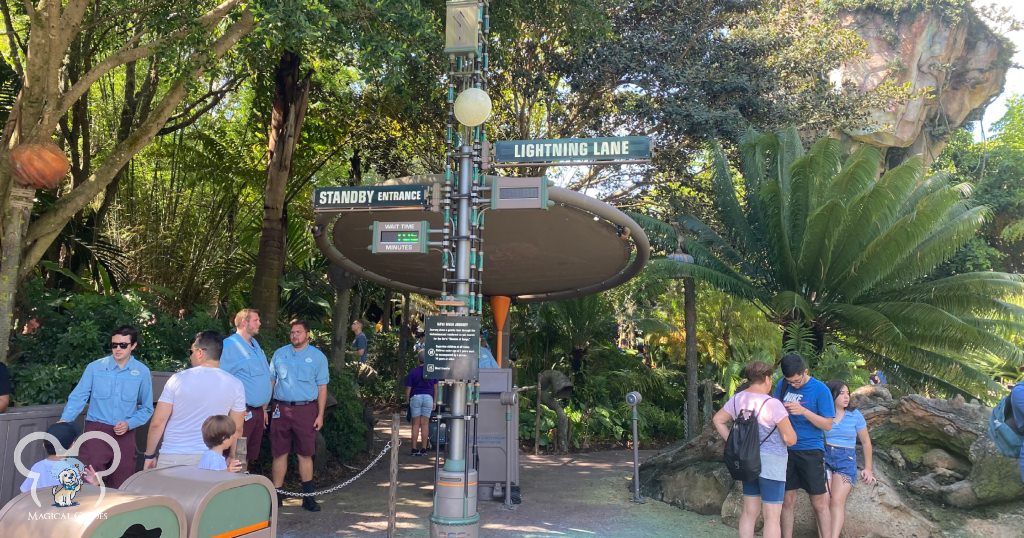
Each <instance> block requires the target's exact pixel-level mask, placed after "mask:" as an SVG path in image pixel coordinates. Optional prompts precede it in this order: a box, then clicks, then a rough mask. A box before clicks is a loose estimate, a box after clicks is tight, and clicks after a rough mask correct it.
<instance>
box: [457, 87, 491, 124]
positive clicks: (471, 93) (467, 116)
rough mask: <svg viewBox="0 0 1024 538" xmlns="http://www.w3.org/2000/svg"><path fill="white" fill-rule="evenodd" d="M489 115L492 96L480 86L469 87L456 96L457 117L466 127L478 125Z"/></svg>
mask: <svg viewBox="0 0 1024 538" xmlns="http://www.w3.org/2000/svg"><path fill="white" fill-rule="evenodd" d="M489 117H491V98H490V96H488V95H487V92H485V91H483V90H481V89H480V88H469V89H467V90H464V91H463V92H462V93H460V94H459V96H458V97H456V98H455V119H457V120H459V123H461V124H463V125H465V126H466V127H476V126H477V125H480V124H482V123H483V122H485V121H487V118H489Z"/></svg>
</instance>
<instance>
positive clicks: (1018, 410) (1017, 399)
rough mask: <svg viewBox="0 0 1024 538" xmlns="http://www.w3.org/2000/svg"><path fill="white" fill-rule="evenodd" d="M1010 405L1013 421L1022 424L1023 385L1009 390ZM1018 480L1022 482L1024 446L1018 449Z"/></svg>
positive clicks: (1023, 420)
mask: <svg viewBox="0 0 1024 538" xmlns="http://www.w3.org/2000/svg"><path fill="white" fill-rule="evenodd" d="M1010 405H1011V406H1012V407H1013V419H1014V420H1015V421H1016V422H1017V424H1024V383H1017V384H1016V385H1014V386H1013V388H1012V389H1010ZM1017 464H1018V465H1019V466H1020V479H1021V480H1024V445H1022V446H1021V447H1020V458H1019V459H1018V460H1017Z"/></svg>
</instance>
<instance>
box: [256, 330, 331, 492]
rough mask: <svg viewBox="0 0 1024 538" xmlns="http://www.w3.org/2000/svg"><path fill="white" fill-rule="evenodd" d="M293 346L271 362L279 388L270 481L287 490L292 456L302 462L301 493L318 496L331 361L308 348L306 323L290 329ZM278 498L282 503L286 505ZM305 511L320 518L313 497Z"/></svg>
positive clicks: (276, 390) (272, 427) (276, 389)
mask: <svg viewBox="0 0 1024 538" xmlns="http://www.w3.org/2000/svg"><path fill="white" fill-rule="evenodd" d="M288 339H289V340H290V341H291V345H287V346H282V347H281V348H280V349H278V350H277V351H275V352H274V358H273V359H271V361H270V379H271V383H272V384H273V387H274V403H273V409H274V411H273V415H272V416H273V418H274V420H273V421H272V422H271V423H270V451H271V453H272V454H273V456H274V465H273V468H272V473H271V476H272V477H273V480H274V487H276V488H278V489H280V488H281V487H283V486H284V477H285V474H287V473H288V454H289V453H291V452H294V453H295V455H296V456H297V457H298V459H299V479H300V480H302V492H303V493H312V492H313V454H314V453H315V451H316V432H318V431H320V428H322V427H323V425H324V410H325V409H326V408H327V383H328V382H329V381H330V374H329V373H328V370H327V357H326V356H325V355H324V354H323V352H321V351H320V350H319V349H317V348H315V347H313V346H311V345H309V325H307V324H306V322H305V321H302V320H294V321H292V323H291V331H290V332H289V335H288ZM282 500H283V498H282V497H278V501H279V502H280V501H282ZM302 507H303V508H305V509H306V510H309V511H310V512H319V511H320V505H318V504H317V503H316V500H315V499H313V497H303V498H302Z"/></svg>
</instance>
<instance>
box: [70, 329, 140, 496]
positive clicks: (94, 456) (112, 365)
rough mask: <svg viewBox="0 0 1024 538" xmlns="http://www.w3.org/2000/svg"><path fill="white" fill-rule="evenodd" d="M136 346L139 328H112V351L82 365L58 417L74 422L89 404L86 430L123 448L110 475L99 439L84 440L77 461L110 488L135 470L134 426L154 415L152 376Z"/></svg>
mask: <svg viewBox="0 0 1024 538" xmlns="http://www.w3.org/2000/svg"><path fill="white" fill-rule="evenodd" d="M138 345H139V332H138V331H137V330H136V329H135V328H134V327H130V326H127V325H124V326H121V327H118V328H116V329H114V332H113V333H111V335H110V350H111V351H110V355H107V356H106V357H103V358H102V359H96V360H94V361H92V362H91V363H89V365H88V366H86V367H85V372H84V373H82V379H81V380H79V381H78V385H77V386H75V390H73V391H71V395H70V396H68V403H67V405H65V406H64V412H63V413H62V414H61V416H60V421H61V422H74V421H75V419H77V418H78V415H80V414H81V413H82V409H83V408H85V404H86V403H88V404H89V412H88V413H87V414H86V415H85V431H86V432H93V431H96V432H102V433H105V434H107V435H110V436H111V437H112V438H113V439H114V441H115V442H116V443H117V446H118V448H119V450H120V452H121V455H120V462H119V463H118V465H117V468H115V469H113V470H112V471H111V472H110V474H109V475H107V474H104V471H108V470H110V469H111V465H112V464H113V462H114V459H115V458H114V449H113V447H112V446H110V445H108V444H107V443H104V442H103V441H100V440H98V439H92V440H89V441H86V442H85V443H83V444H82V447H81V449H80V450H79V453H78V459H80V460H81V461H82V463H84V464H85V465H86V466H92V468H93V469H95V470H96V472H97V473H99V474H100V476H106V480H105V484H106V485H107V486H110V487H113V488H118V487H121V484H122V483H123V482H124V481H125V480H127V479H128V477H129V476H131V475H132V473H134V472H135V453H136V444H135V428H138V427H139V426H142V425H143V424H145V423H146V422H148V421H149V418H150V417H152V416H153V378H152V376H151V375H150V374H149V368H146V365H144V364H142V363H141V362H139V361H138V360H136V359H135V357H134V356H133V355H132V352H133V351H135V348H136V347H138Z"/></svg>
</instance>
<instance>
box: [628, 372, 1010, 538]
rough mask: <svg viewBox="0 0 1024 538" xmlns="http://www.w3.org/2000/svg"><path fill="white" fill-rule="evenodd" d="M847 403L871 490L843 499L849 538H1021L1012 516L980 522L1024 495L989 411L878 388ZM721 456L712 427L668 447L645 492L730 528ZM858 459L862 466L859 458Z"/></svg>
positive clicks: (729, 489)
mask: <svg viewBox="0 0 1024 538" xmlns="http://www.w3.org/2000/svg"><path fill="white" fill-rule="evenodd" d="M851 403H852V405H855V406H857V407H858V408H859V409H860V410H861V412H862V413H863V414H864V417H865V419H866V420H867V422H868V427H869V431H870V432H871V437H872V440H873V443H874V448H875V452H874V453H875V476H876V477H877V478H878V484H876V485H874V486H866V485H864V484H863V483H860V484H858V486H857V487H856V488H854V491H853V493H852V494H851V495H850V498H849V500H848V501H847V519H846V527H845V529H846V534H845V535H846V536H871V537H874V536H887V537H894V538H900V537H906V538H911V537H918V538H920V537H925V536H985V537H986V538H992V537H994V536H1003V535H1006V536H1022V535H1024V531H1020V530H1019V529H1020V527H1013V526H1012V525H1014V524H1015V522H1019V521H1020V519H1021V518H1019V517H1010V516H1009V515H1007V514H1009V513H1011V512H1013V510H1007V511H1006V512H1007V514H1004V515H1001V516H1000V519H995V520H992V519H985V518H980V517H977V516H978V513H979V509H982V508H984V507H986V506H991V505H998V504H1000V503H1005V502H1007V501H1014V500H1019V499H1021V498H1022V497H1024V484H1022V483H1021V479H1020V473H1019V470H1018V467H1017V461H1016V460H1015V459H1011V458H1004V457H1002V456H1000V455H999V454H998V453H997V452H996V450H995V446H994V445H992V442H991V441H990V440H989V439H988V437H987V435H986V431H987V424H988V417H989V414H990V413H991V409H989V408H988V407H985V406H983V405H981V404H978V403H976V402H971V403H967V402H965V401H964V400H963V398H959V397H957V398H953V399H951V400H936V399H930V398H925V397H922V396H920V395H916V394H915V395H909V396H905V397H902V398H899V399H894V398H893V397H892V394H891V393H890V392H889V391H888V390H887V389H886V388H885V387H880V386H875V387H872V386H867V387H861V388H860V389H858V390H857V391H855V392H854V393H853V395H852V401H851ZM722 450H723V443H722V440H721V439H720V438H719V437H718V434H717V433H716V432H715V431H714V428H712V427H711V426H710V425H708V427H706V428H705V429H704V431H702V432H701V434H700V435H698V436H697V437H695V438H694V439H692V440H690V441H689V442H685V443H677V444H675V445H673V446H671V447H669V448H666V449H665V450H663V451H661V452H660V453H658V454H657V455H655V456H654V457H652V458H650V459H649V460H647V461H646V462H644V463H643V465H641V467H640V486H641V490H642V492H643V494H644V495H646V496H648V497H652V498H655V499H659V500H662V501H664V502H667V503H669V504H673V505H675V506H679V507H681V508H684V509H687V510H691V511H694V512H699V513H701V514H720V515H721V516H722V519H723V521H725V522H726V523H728V524H730V525H734V526H735V525H736V523H737V520H738V516H739V511H740V504H741V494H740V491H739V488H738V484H736V483H734V482H733V481H732V480H731V478H730V476H729V473H728V471H726V469H725V467H724V465H723V464H722V463H721V459H722ZM858 452H860V451H859V450H858ZM858 455H859V460H860V462H859V463H860V466H861V467H863V454H862V453H859V454H858ZM801 495H803V494H802V493H801ZM804 499H806V497H804ZM949 508H952V510H953V513H952V515H948V516H947V517H945V518H944V520H945V521H947V523H946V524H945V526H942V525H939V524H937V523H936V517H935V514H936V513H938V512H942V511H946V510H947V509H949ZM1018 508H1019V507H1014V510H1016V509H1018ZM997 511H999V510H997ZM1018 515H1019V514H1018ZM970 516H974V517H970ZM1004 516H1005V517H1004ZM950 521H951V522H952V523H949V522H950ZM967 526H971V527H972V528H974V529H980V528H985V529H990V530H987V531H985V533H983V534H976V533H974V532H973V531H964V530H963V528H966V527H967ZM796 531H797V533H796V535H797V536H813V535H814V534H815V532H814V516H813V512H812V511H811V509H810V504H809V502H807V501H806V500H804V501H803V502H801V503H800V504H799V508H798V511H797V529H796ZM1015 533H1016V534H1015Z"/></svg>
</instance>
